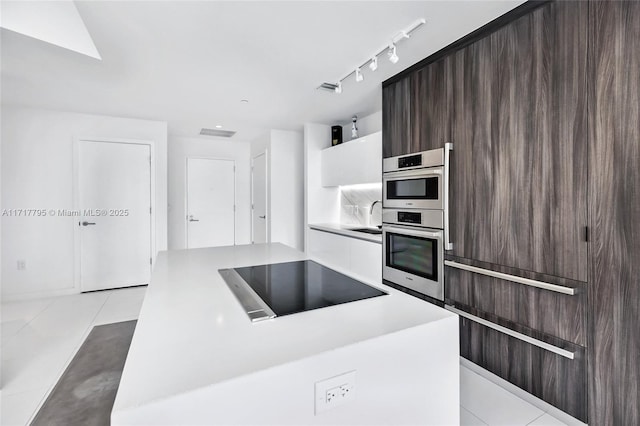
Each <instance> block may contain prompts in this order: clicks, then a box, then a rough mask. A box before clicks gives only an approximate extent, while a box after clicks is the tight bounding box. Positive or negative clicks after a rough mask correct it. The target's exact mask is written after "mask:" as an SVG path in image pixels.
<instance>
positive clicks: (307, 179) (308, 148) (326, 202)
mask: <svg viewBox="0 0 640 426" xmlns="http://www.w3.org/2000/svg"><path fill="white" fill-rule="evenodd" d="M330 146H331V127H330V126H327V125H324V124H316V123H305V125H304V167H305V170H304V187H305V194H304V197H305V201H304V210H305V212H304V216H305V223H304V228H305V251H307V249H308V247H307V243H308V241H309V239H308V238H307V234H308V232H309V227H308V225H309V224H310V223H311V224H314V223H337V222H339V221H340V190H339V188H338V187H333V188H325V187H323V186H322V181H321V179H322V158H321V152H322V150H323V149H325V148H328V147H330Z"/></svg>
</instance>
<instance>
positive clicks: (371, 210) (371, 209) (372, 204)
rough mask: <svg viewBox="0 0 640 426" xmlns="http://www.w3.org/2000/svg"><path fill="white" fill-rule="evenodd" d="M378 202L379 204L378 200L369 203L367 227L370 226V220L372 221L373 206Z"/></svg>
mask: <svg viewBox="0 0 640 426" xmlns="http://www.w3.org/2000/svg"><path fill="white" fill-rule="evenodd" d="M380 202H381V201H380V200H376V201H374V202H373V203H371V208H369V226H371V219H373V206H375V205H376V204H378V203H380ZM378 227H379V226H378Z"/></svg>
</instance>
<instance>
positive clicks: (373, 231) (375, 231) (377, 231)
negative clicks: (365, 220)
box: [349, 228, 382, 235]
mask: <svg viewBox="0 0 640 426" xmlns="http://www.w3.org/2000/svg"><path fill="white" fill-rule="evenodd" d="M349 231H356V232H364V233H365V234H375V235H380V234H382V230H381V229H374V228H354V229H349Z"/></svg>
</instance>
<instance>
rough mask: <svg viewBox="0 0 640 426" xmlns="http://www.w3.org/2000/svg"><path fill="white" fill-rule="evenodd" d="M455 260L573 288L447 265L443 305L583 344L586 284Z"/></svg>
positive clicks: (585, 332)
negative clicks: (548, 286)
mask: <svg viewBox="0 0 640 426" xmlns="http://www.w3.org/2000/svg"><path fill="white" fill-rule="evenodd" d="M456 260H457V261H458V263H464V264H469V265H471V266H477V267H480V268H485V269H489V268H490V269H493V270H496V269H497V272H501V273H505V274H510V275H515V276H520V277H525V278H528V279H532V280H537V281H541V282H545V283H551V284H553V285H556V286H558V287H562V288H566V289H571V290H572V291H575V294H573V295H570V294H563V293H559V292H556V291H553V290H548V289H542V288H537V287H532V286H529V285H525V284H521V283H516V282H512V281H508V280H504V279H500V278H494V277H490V276H486V275H481V274H477V273H473V272H469V271H464V270H461V269H457V268H450V267H448V268H447V276H446V286H445V302H446V303H447V304H450V305H454V304H462V305H466V306H472V307H474V308H475V309H478V310H480V311H482V312H485V313H488V314H492V315H495V316H496V317H499V318H503V319H505V320H508V321H511V322H513V323H515V324H519V325H522V326H524V327H526V328H529V329H532V330H536V331H539V332H541V333H543V334H545V335H548V336H552V337H556V338H559V339H562V340H565V341H568V342H571V343H574V344H577V345H581V346H586V344H587V311H586V309H587V306H586V305H587V291H586V290H587V284H586V283H583V282H580V281H571V280H567V279H557V278H554V277H551V276H546V275H542V274H533V273H530V272H527V271H519V270H513V269H511V268H505V267H497V266H494V267H491V265H485V264H482V263H481V262H475V261H463V260H462V259H456Z"/></svg>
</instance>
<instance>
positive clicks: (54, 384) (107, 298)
mask: <svg viewBox="0 0 640 426" xmlns="http://www.w3.org/2000/svg"><path fill="white" fill-rule="evenodd" d="M80 294H81V295H82V294H83V293H80ZM111 294H112V293H109V294H108V295H107V297H106V298H105V299H104V302H102V305H100V307H99V308H98V310H97V312H96V314H95V315H94V316H93V318H92V319H91V321H89V324H88V326H87V328H86V329H85V330H84V332H83V333H82V336H81V339H80V343H78V344H77V345H76V346H75V347H74V349H73V351H72V352H71V355H70V356H69V358H68V359H67V360H66V361H65V363H64V366H63V368H62V369H61V370H60V371H59V374H58V375H57V378H56V380H55V382H54V383H52V384H51V385H48V386H47V391H46V392H45V394H44V396H43V397H42V398H40V402H38V405H36V408H35V410H33V412H32V413H31V415H30V416H29V419H28V420H27V423H26V424H27V425H30V424H31V423H32V422H33V420H34V418H35V416H36V414H38V411H40V409H41V408H42V406H43V405H44V403H45V402H46V401H47V398H49V395H50V394H51V391H52V390H53V388H54V387H55V386H56V385H57V384H58V381H59V380H60V378H61V377H62V375H63V374H64V372H65V371H66V370H67V368H69V365H70V364H71V361H73V358H74V357H75V356H76V354H77V353H78V350H79V349H80V347H81V346H82V344H83V343H84V341H85V340H86V339H87V336H89V333H90V332H91V330H92V329H93V327H94V325H93V322H94V321H95V320H96V318H97V317H98V314H99V313H100V311H102V309H103V308H104V305H106V304H107V300H109V298H110V297H111Z"/></svg>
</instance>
